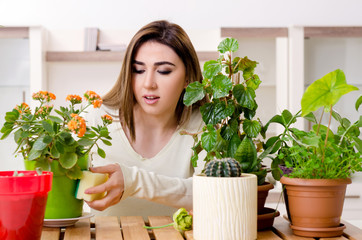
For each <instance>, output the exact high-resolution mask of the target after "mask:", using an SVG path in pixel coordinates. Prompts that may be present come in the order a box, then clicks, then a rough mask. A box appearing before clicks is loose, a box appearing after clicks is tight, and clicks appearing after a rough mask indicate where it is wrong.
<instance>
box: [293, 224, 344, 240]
mask: <svg viewBox="0 0 362 240" xmlns="http://www.w3.org/2000/svg"><path fill="white" fill-rule="evenodd" d="M290 227H291V229H292V230H293V234H295V235H298V236H302V237H318V238H328V237H338V236H341V235H342V234H343V230H344V229H345V228H346V226H345V225H344V224H343V223H341V224H339V226H338V227H327V228H308V227H297V226H293V225H292V224H290Z"/></svg>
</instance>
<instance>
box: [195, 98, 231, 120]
mask: <svg viewBox="0 0 362 240" xmlns="http://www.w3.org/2000/svg"><path fill="white" fill-rule="evenodd" d="M234 109H235V108H234V105H232V104H230V105H228V106H226V104H225V102H211V103H205V104H204V105H202V106H201V107H200V112H201V115H202V120H203V121H204V122H205V124H217V123H219V122H220V121H221V120H222V119H225V118H227V117H229V116H231V115H232V114H233V112H234Z"/></svg>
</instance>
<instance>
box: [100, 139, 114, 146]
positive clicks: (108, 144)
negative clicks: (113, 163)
mask: <svg viewBox="0 0 362 240" xmlns="http://www.w3.org/2000/svg"><path fill="white" fill-rule="evenodd" d="M101 140H102V142H103V143H104V144H105V145H107V146H112V143H111V142H110V141H108V140H105V139H101Z"/></svg>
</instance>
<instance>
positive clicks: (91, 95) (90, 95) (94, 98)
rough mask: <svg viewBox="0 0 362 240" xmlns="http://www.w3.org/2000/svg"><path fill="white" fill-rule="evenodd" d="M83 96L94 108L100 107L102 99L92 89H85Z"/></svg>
mask: <svg viewBox="0 0 362 240" xmlns="http://www.w3.org/2000/svg"><path fill="white" fill-rule="evenodd" d="M84 98H85V99H86V100H87V101H88V102H89V103H90V104H93V107H94V108H99V107H101V105H102V103H103V100H102V99H101V97H100V96H99V95H98V94H97V93H95V92H93V91H87V92H86V93H84Z"/></svg>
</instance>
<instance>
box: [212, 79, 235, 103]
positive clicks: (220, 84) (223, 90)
mask: <svg viewBox="0 0 362 240" xmlns="http://www.w3.org/2000/svg"><path fill="white" fill-rule="evenodd" d="M211 87H212V89H213V91H214V94H213V97H214V98H222V97H226V96H228V95H229V92H230V90H231V89H232V87H233V84H232V82H231V80H230V79H229V78H228V77H227V76H225V75H222V74H220V75H217V76H216V77H214V78H213V79H212V81H211Z"/></svg>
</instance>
